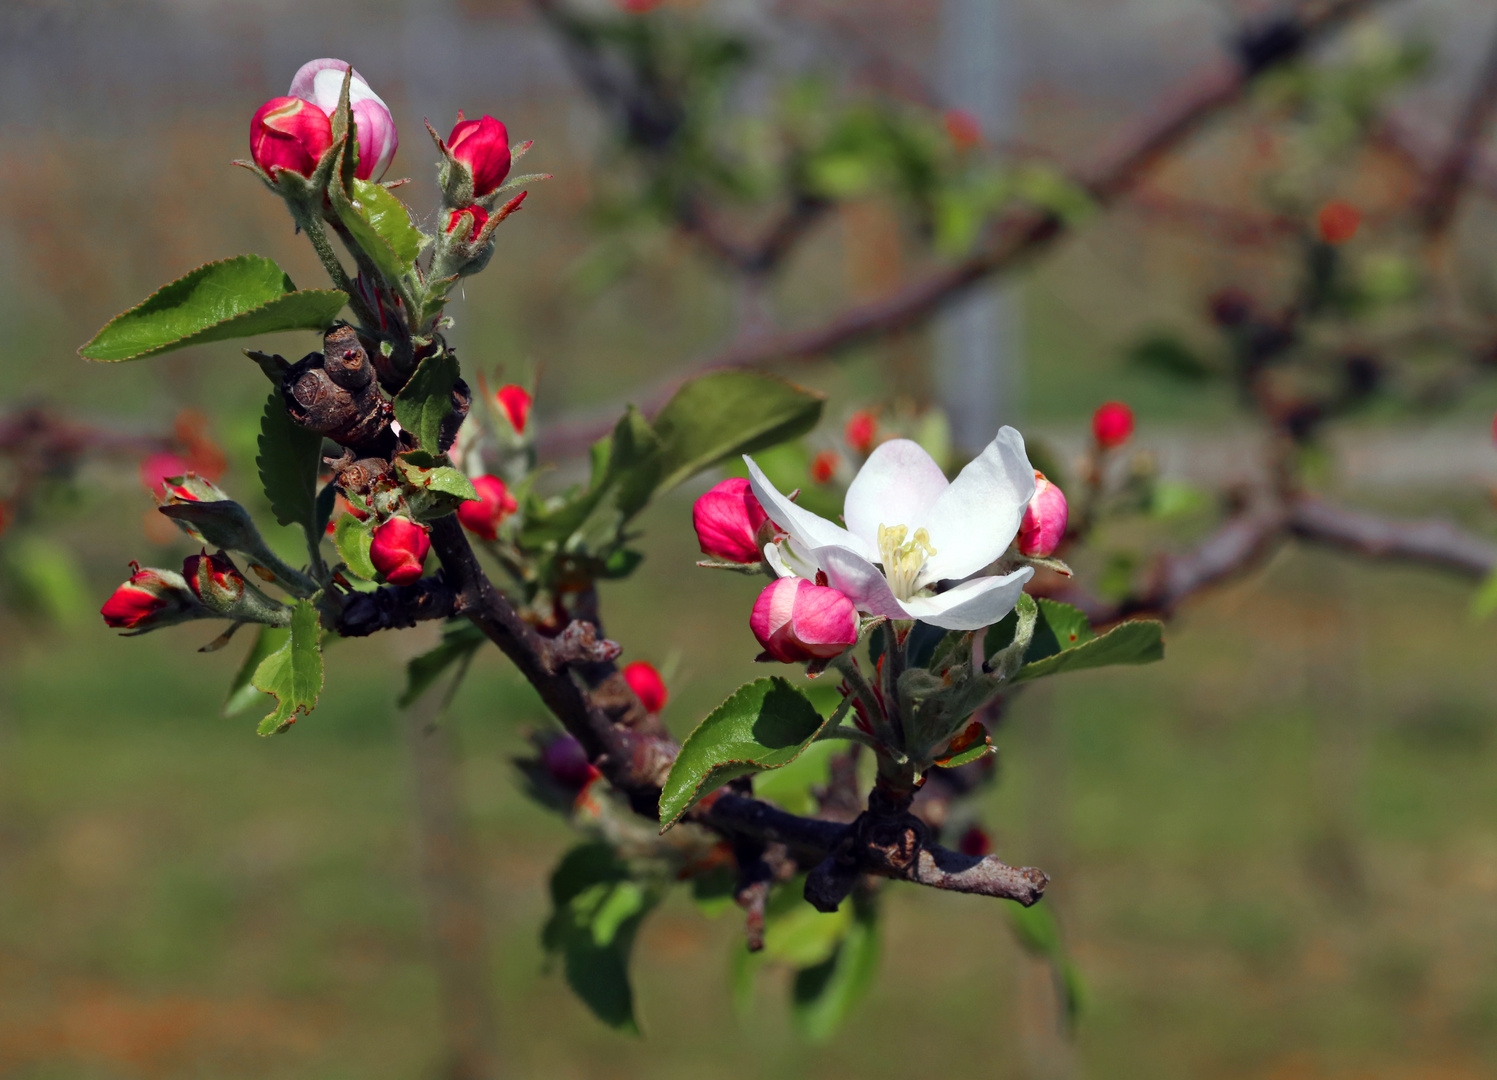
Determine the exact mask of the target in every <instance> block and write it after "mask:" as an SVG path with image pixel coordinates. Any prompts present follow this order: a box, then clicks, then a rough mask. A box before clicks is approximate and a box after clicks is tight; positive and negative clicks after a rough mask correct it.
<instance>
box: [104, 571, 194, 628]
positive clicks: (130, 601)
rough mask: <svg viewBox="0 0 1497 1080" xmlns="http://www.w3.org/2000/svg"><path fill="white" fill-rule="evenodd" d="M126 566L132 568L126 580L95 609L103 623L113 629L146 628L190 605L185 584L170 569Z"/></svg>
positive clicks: (165, 619)
mask: <svg viewBox="0 0 1497 1080" xmlns="http://www.w3.org/2000/svg"><path fill="white" fill-rule="evenodd" d="M130 566H131V568H132V569H133V570H134V571H135V573H134V574H132V575H131V577H130V580H129V581H127V582H125V583H124V584H123V585H121V586H120V587H119V588H117V589H115V590H114V592H113V593H111V594H110V596H109V599H108V600H105V601H104V606H103V607H102V608H100V609H99V614H100V615H103V616H104V622H105V624H106V625H108V626H112V627H114V628H115V629H117V630H149V629H150V628H151V627H152V626H154V625H158V624H164V623H166V622H167V621H168V616H171V615H176V614H178V613H180V612H183V611H186V610H187V609H188V608H190V607H192V605H193V597H192V594H191V593H190V592H189V591H188V588H187V583H186V582H185V581H183V580H182V578H180V577H179V576H177V575H176V574H174V573H172V572H171V571H170V570H154V569H151V568H149V567H147V568H146V569H144V570H142V569H141V568H140V567H139V566H137V565H136V564H135V563H131V564H130Z"/></svg>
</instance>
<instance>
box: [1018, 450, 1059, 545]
mask: <svg viewBox="0 0 1497 1080" xmlns="http://www.w3.org/2000/svg"><path fill="white" fill-rule="evenodd" d="M1067 516H1068V508H1067V507H1066V496H1065V492H1063V491H1061V490H1060V488H1058V487H1056V486H1055V485H1054V484H1052V483H1051V482H1050V481H1049V480H1047V479H1045V474H1044V473H1042V472H1039V471H1038V470H1036V472H1035V474H1034V498H1032V499H1030V500H1029V505H1028V506H1027V507H1025V508H1024V520H1023V521H1022V522H1020V523H1019V554H1020V555H1028V556H1030V557H1032V558H1037V559H1048V558H1049V557H1050V556H1051V555H1054V554H1055V549H1056V548H1058V547H1060V542H1061V540H1062V538H1064V536H1065V535H1066V518H1067Z"/></svg>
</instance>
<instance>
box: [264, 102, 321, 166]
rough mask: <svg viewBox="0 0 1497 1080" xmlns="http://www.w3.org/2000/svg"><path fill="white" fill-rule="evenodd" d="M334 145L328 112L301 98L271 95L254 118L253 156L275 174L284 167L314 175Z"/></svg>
mask: <svg viewBox="0 0 1497 1080" xmlns="http://www.w3.org/2000/svg"><path fill="white" fill-rule="evenodd" d="M332 145H333V125H332V124H331V123H330V122H329V120H328V118H327V114H326V113H324V112H323V111H322V110H321V109H319V108H317V107H316V106H315V105H313V104H311V103H310V102H308V101H304V100H303V99H302V98H300V97H278V98H271V99H270V100H269V101H267V102H266V103H265V104H264V105H261V106H260V108H259V109H258V110H256V112H255V115H254V117H253V118H252V119H251V120H250V157H252V158H254V159H255V164H256V165H258V166H260V168H262V169H264V170H265V171H266V172H268V173H269V174H270V175H271V176H272V177H274V176H275V175H276V173H277V172H280V171H282V170H284V171H286V172H294V173H299V174H300V175H302V176H311V175H312V171H313V170H314V169H316V168H317V160H318V159H319V158H320V157H322V155H323V154H325V153H327V149H328V147H330V146H332Z"/></svg>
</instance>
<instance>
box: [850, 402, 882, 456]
mask: <svg viewBox="0 0 1497 1080" xmlns="http://www.w3.org/2000/svg"><path fill="white" fill-rule="evenodd" d="M842 437H843V438H844V439H845V440H847V445H848V446H850V447H852V448H853V451H854V452H856V453H858V454H862V455H863V456H864V457H867V456H868V455H869V454H870V453H872V452H873V441H874V440H875V439H876V438H878V423H877V422H876V421H875V420H874V419H873V414H872V413H871V412H868V411H866V410H863V409H860V410H858V411H857V412H855V413H853V414H852V418H851V419H849V420H848V421H847V426H846V427H845V428H843V429H842Z"/></svg>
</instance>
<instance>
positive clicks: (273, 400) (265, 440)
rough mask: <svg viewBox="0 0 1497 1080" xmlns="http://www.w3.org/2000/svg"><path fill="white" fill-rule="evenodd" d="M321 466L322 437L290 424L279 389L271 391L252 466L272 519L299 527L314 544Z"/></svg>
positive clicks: (290, 420) (291, 422)
mask: <svg viewBox="0 0 1497 1080" xmlns="http://www.w3.org/2000/svg"><path fill="white" fill-rule="evenodd" d="M321 464H322V436H321V435H319V434H317V433H316V432H315V431H308V430H307V429H306V428H304V427H302V426H301V425H300V424H297V423H296V422H295V421H294V420H292V419H291V416H290V415H289V414H288V413H287V412H286V402H285V399H284V398H283V397H281V391H280V389H279V388H276V389H274V390H272V391H271V392H270V397H269V398H267V399H266V402H265V412H264V414H263V415H262V416H261V418H260V453H259V455H258V456H257V457H256V458H255V465H256V466H257V467H258V468H259V470H260V483H261V484H263V485H264V486H265V497H266V498H267V499H269V500H270V509H271V512H272V513H273V514H275V519H276V520H277V521H279V522H280V523H281V524H282V525H300V526H301V527H302V528H303V529H305V530H306V532H307V536H308V537H309V538H311V539H312V540H313V541H314V542H315V539H316V537H317V535H318V533H317V516H318V515H317V472H318V469H319V467H320V466H321Z"/></svg>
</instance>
